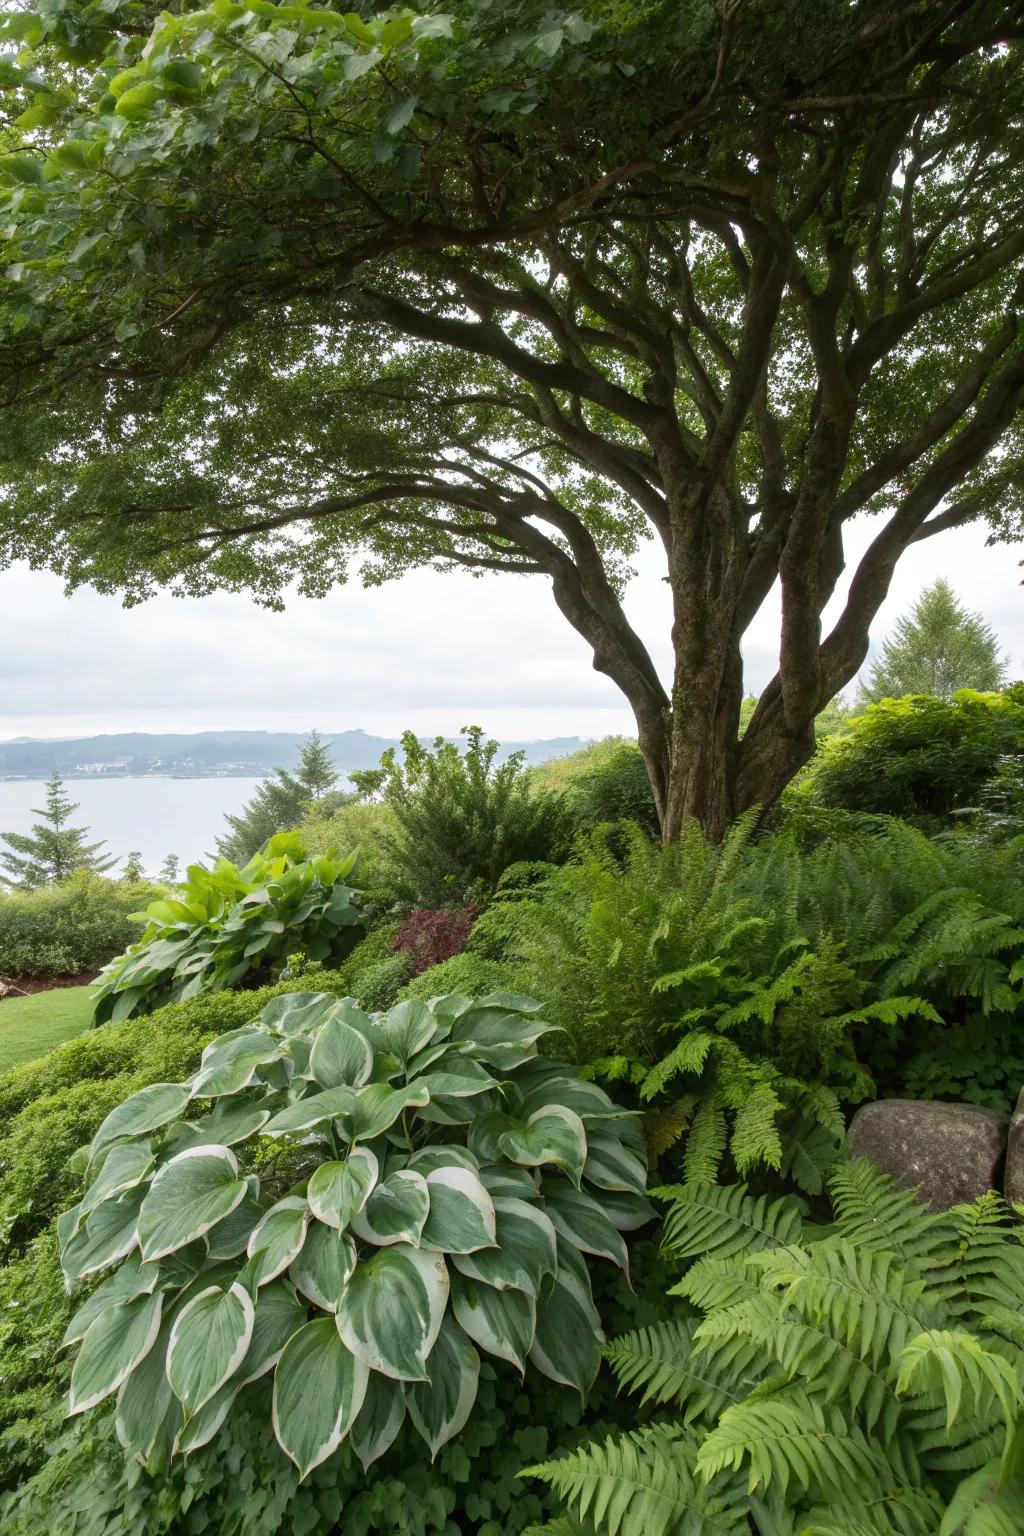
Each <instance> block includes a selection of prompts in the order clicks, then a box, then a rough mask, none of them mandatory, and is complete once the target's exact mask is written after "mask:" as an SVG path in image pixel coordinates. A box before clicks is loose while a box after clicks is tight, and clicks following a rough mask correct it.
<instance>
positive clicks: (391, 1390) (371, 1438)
mask: <svg viewBox="0 0 1024 1536" xmlns="http://www.w3.org/2000/svg"><path fill="white" fill-rule="evenodd" d="M404 1419H405V1394H404V1392H403V1390H402V1385H401V1382H398V1381H392V1380H391V1379H390V1377H388V1376H382V1375H381V1374H380V1372H379V1371H371V1372H370V1379H369V1381H368V1382H367V1384H366V1396H365V1397H364V1399H363V1406H362V1407H361V1408H360V1410H359V1413H358V1415H357V1417H356V1421H355V1423H354V1424H353V1426H352V1429H351V1431H350V1440H351V1444H352V1449H353V1450H354V1451H355V1453H356V1455H357V1456H358V1457H359V1460H360V1463H361V1465H362V1468H363V1471H364V1472H365V1471H367V1469H368V1468H369V1467H371V1466H372V1465H373V1463H374V1462H375V1461H377V1460H378V1459H379V1458H380V1457H381V1456H383V1455H384V1452H385V1451H386V1450H388V1448H389V1447H390V1446H391V1445H393V1444H394V1440H395V1436H396V1435H397V1434H398V1431H399V1430H400V1429H401V1427H402V1423H403V1421H404Z"/></svg>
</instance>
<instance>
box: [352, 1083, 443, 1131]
mask: <svg viewBox="0 0 1024 1536" xmlns="http://www.w3.org/2000/svg"><path fill="white" fill-rule="evenodd" d="M340 1091H341V1090H340V1089H335V1090H334V1092H340ZM355 1098H356V1103H355V1105H354V1106H353V1108H352V1109H351V1111H349V1112H347V1113H345V1114H342V1115H339V1116H338V1124H339V1127H340V1129H341V1133H342V1135H343V1136H344V1137H345V1139H346V1140H347V1141H373V1139H374V1137H376V1136H380V1135H381V1134H382V1133H383V1132H384V1131H386V1130H388V1129H389V1128H390V1127H391V1126H392V1125H394V1123H395V1121H396V1120H397V1119H398V1117H399V1115H400V1114H402V1112H403V1111H404V1110H406V1109H423V1108H424V1107H425V1106H426V1105H427V1104H428V1103H429V1102H430V1093H429V1091H428V1090H427V1089H426V1088H425V1087H424V1086H423V1084H422V1083H416V1084H414V1085H412V1086H410V1087H408V1088H398V1089H396V1088H389V1087H388V1085H387V1084H386V1083H370V1084H368V1085H367V1087H365V1088H360V1089H359V1091H358V1093H357V1094H356V1096H355Z"/></svg>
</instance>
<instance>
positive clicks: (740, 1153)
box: [729, 1082, 785, 1174]
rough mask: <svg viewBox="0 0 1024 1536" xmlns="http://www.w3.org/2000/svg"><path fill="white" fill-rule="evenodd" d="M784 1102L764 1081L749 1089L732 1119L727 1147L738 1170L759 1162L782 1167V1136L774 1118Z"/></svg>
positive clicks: (770, 1166) (745, 1169)
mask: <svg viewBox="0 0 1024 1536" xmlns="http://www.w3.org/2000/svg"><path fill="white" fill-rule="evenodd" d="M784 1109H785V1105H784V1104H783V1102H782V1100H781V1099H780V1098H779V1096H778V1094H777V1093H776V1092H775V1090H774V1088H772V1087H771V1085H770V1084H769V1083H767V1082H763V1083H758V1084H757V1086H756V1087H755V1088H754V1089H753V1091H752V1092H751V1093H749V1094H748V1095H747V1097H746V1100H745V1102H744V1104H743V1105H742V1107H741V1108H740V1109H739V1110H738V1112H737V1115H736V1119H735V1121H734V1122H733V1128H732V1136H731V1137H730V1139H729V1150H730V1151H731V1152H732V1159H733V1162H734V1163H735V1164H736V1170H737V1172H738V1173H740V1174H746V1173H749V1171H750V1169H751V1168H752V1167H754V1166H755V1165H756V1164H758V1163H763V1164H764V1165H765V1167H767V1168H774V1169H775V1170H776V1171H778V1170H779V1169H780V1168H781V1167H782V1138H781V1137H780V1135H779V1130H778V1125H777V1123H776V1122H777V1120H778V1118H779V1116H780V1115H781V1114H782V1113H783V1110H784Z"/></svg>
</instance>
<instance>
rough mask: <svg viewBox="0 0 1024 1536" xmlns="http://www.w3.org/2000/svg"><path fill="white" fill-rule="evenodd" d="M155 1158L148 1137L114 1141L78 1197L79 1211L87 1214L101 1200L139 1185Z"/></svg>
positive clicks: (121, 1193) (111, 1197)
mask: <svg viewBox="0 0 1024 1536" xmlns="http://www.w3.org/2000/svg"><path fill="white" fill-rule="evenodd" d="M155 1161H156V1159H155V1158H154V1156H153V1143H152V1142H151V1141H150V1140H148V1138H145V1139H140V1140H138V1141H119V1142H116V1143H115V1144H114V1145H113V1146H112V1147H111V1148H110V1150H109V1151H108V1152H107V1153H106V1155H105V1156H104V1158H103V1161H102V1163H101V1165H100V1169H99V1172H98V1173H97V1175H96V1177H95V1178H94V1179H93V1181H92V1183H91V1184H90V1185H89V1188H88V1189H87V1190H86V1192H85V1194H84V1195H83V1197H82V1204H81V1214H82V1215H83V1216H87V1215H88V1213H89V1212H90V1211H94V1210H95V1209H96V1207H97V1206H98V1205H102V1203H103V1201H104V1200H109V1199H114V1198H116V1197H117V1196H118V1195H123V1194H124V1193H125V1192H126V1190H129V1189H134V1188H135V1187H136V1185H138V1184H141V1183H142V1181H143V1179H145V1178H146V1177H147V1175H148V1174H149V1173H150V1171H151V1170H152V1168H153V1167H154V1164H155Z"/></svg>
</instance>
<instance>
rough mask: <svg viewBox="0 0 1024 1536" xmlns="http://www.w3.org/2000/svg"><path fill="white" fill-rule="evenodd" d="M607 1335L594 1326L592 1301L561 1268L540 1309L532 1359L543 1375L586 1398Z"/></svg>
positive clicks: (592, 1382) (538, 1310)
mask: <svg viewBox="0 0 1024 1536" xmlns="http://www.w3.org/2000/svg"><path fill="white" fill-rule="evenodd" d="M603 1343H604V1334H603V1333H602V1332H601V1330H600V1328H597V1327H595V1325H594V1310H593V1304H592V1303H591V1302H590V1301H589V1297H585V1296H584V1295H583V1293H582V1291H581V1289H580V1287H579V1286H578V1285H576V1284H575V1283H574V1280H573V1277H572V1276H571V1275H567V1274H565V1273H563V1272H562V1271H561V1270H560V1271H559V1273H558V1275H557V1276H556V1277H555V1283H554V1285H553V1286H552V1287H551V1290H550V1291H549V1292H548V1293H547V1295H546V1296H545V1297H544V1301H543V1303H542V1304H541V1306H539V1307H538V1309H537V1331H536V1334H535V1335H534V1340H533V1345H532V1347H531V1349H530V1354H529V1359H530V1360H531V1362H532V1363H533V1364H534V1365H535V1366H536V1367H537V1369H538V1370H539V1371H540V1372H541V1373H542V1374H543V1375H544V1376H548V1377H550V1379H551V1380H552V1381H559V1382H561V1383H562V1384H563V1385H564V1386H567V1387H575V1388H576V1390H577V1392H579V1394H580V1397H581V1398H585V1397H586V1395H587V1393H588V1392H589V1391H590V1388H591V1387H592V1386H593V1384H594V1378H595V1377H596V1375H597V1372H598V1369H599V1367H600V1364H601V1346H602V1344H603Z"/></svg>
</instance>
